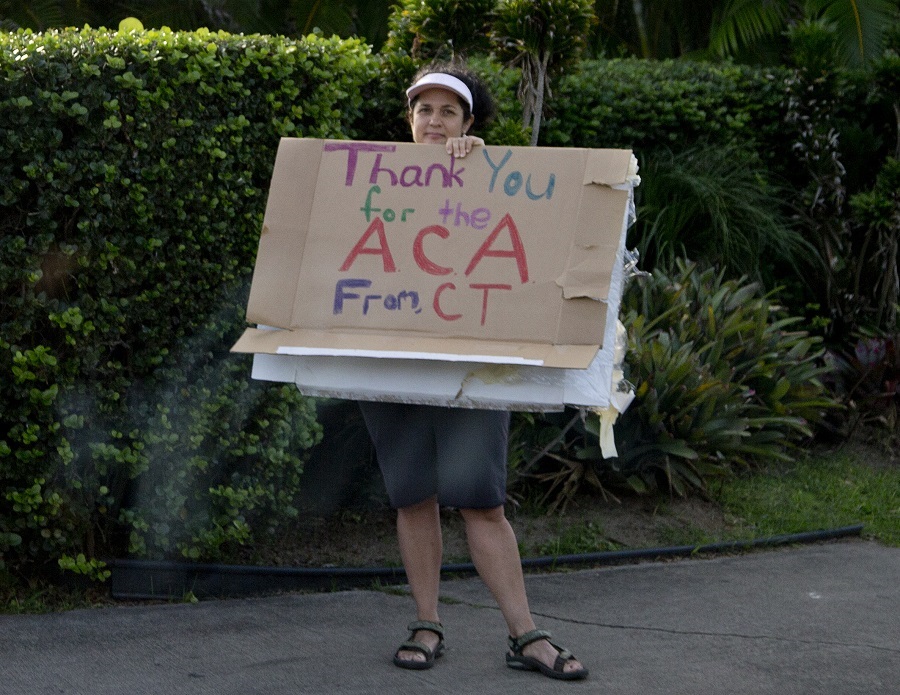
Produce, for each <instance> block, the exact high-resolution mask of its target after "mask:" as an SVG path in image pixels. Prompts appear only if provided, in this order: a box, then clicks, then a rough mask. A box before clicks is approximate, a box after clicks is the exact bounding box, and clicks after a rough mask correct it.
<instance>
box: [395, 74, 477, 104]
mask: <svg viewBox="0 0 900 695" xmlns="http://www.w3.org/2000/svg"><path fill="white" fill-rule="evenodd" d="M435 87H438V88H440V89H449V90H450V91H451V92H453V93H454V94H458V95H459V96H461V97H462V98H463V99H464V100H465V101H466V103H467V104H468V105H469V110H470V111H471V110H472V108H473V104H472V92H471V90H469V88H468V87H466V83H465V82H463V81H462V80H461V79H459V78H458V77H454V76H453V75H448V74H447V73H445V72H431V73H428V74H427V75H425V76H424V77H423V78H422V79H420V80H419V81H418V82H416V83H415V84H414V85H413V86H412V87H410V88H409V89H407V90H406V97H407V99H409V104H410V106H412V100H413V99H414V98H415V96H416V95H417V94H419V93H420V92H424V91H425V90H426V89H433V88H435Z"/></svg>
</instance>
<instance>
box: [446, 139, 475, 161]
mask: <svg viewBox="0 0 900 695" xmlns="http://www.w3.org/2000/svg"><path fill="white" fill-rule="evenodd" d="M476 145H484V140H482V139H481V138H477V137H475V136H474V135H463V136H462V137H458V138H447V154H452V155H453V156H454V157H457V158H458V159H462V158H463V157H465V156H466V155H467V154H469V152H471V151H472V148H473V147H475V146H476Z"/></svg>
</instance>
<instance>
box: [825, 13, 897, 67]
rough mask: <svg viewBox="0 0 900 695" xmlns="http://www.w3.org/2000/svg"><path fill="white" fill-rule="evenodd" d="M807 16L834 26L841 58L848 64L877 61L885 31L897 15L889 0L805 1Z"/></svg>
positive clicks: (882, 46)
mask: <svg viewBox="0 0 900 695" xmlns="http://www.w3.org/2000/svg"><path fill="white" fill-rule="evenodd" d="M807 13H808V14H811V15H812V14H814V15H815V18H822V19H824V20H826V21H828V22H830V23H831V24H833V25H834V27H835V30H836V32H837V36H838V39H839V41H840V43H841V47H842V49H843V53H844V57H845V58H846V59H847V60H848V62H849V63H851V64H857V65H859V64H862V63H864V62H865V61H866V60H868V59H872V58H877V57H879V56H880V55H881V52H882V50H883V48H884V31H885V29H886V28H887V27H888V26H890V24H891V22H892V21H893V18H894V17H895V16H896V14H897V3H896V2H892V0H807Z"/></svg>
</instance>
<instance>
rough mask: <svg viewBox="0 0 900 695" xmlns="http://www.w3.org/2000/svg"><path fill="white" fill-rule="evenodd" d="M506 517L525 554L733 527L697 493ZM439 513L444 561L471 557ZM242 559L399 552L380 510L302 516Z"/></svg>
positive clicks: (592, 502)
mask: <svg viewBox="0 0 900 695" xmlns="http://www.w3.org/2000/svg"><path fill="white" fill-rule="evenodd" d="M507 516H508V518H509V520H510V523H511V524H512V526H513V528H514V530H515V531H516V537H517V538H518V540H519V547H520V550H521V552H522V555H523V557H539V556H544V555H553V554H559V553H560V552H561V553H564V554H565V553H571V552H588V551H596V550H611V549H615V548H652V547H664V546H668V545H671V544H672V542H673V538H676V537H677V538H680V539H683V538H684V537H685V536H687V537H688V538H692V539H696V540H697V542H708V541H709V540H710V539H721V538H725V537H727V536H728V531H729V528H730V527H731V525H730V523H729V521H728V520H727V519H726V518H725V517H724V515H723V513H722V511H721V510H720V509H719V508H718V506H716V505H715V504H712V503H710V502H706V501H704V500H702V499H697V498H691V499H672V500H666V501H665V502H664V503H660V502H659V501H658V500H657V501H650V500H643V499H639V498H620V500H619V501H614V500H603V499H598V498H587V497H586V498H583V499H581V500H579V501H578V502H577V503H576V504H573V505H570V506H569V507H568V509H567V510H566V511H565V513H563V514H549V515H548V514H530V513H525V512H523V511H519V510H517V509H516V508H515V506H512V507H508V508H507ZM441 518H442V528H443V540H444V561H445V562H447V563H455V562H468V561H469V554H468V549H467V546H466V540H465V531H464V528H463V524H462V520H461V517H460V515H459V513H458V512H457V511H456V510H453V509H444V510H442V512H441ZM676 534H677V535H676ZM560 537H562V538H563V539H568V542H567V543H565V544H564V545H563V546H561V547H560V546H556V545H554V541H555V540H556V539H558V538H560ZM679 542H684V541H683V540H680V541H679ZM245 560H246V561H252V562H255V563H256V564H259V565H265V566H291V567H304V566H307V567H328V566H345V567H384V566H397V565H399V564H400V555H399V552H398V549H397V540H396V536H395V530H394V513H393V512H392V511H391V510H389V509H379V510H370V511H362V512H349V511H343V512H337V513H334V514H329V515H321V516H315V515H301V518H300V519H299V520H298V523H297V525H296V527H295V528H294V529H292V530H291V532H290V533H286V534H283V535H281V536H279V537H278V538H275V539H272V542H270V543H265V544H258V545H256V546H255V553H254V557H252V558H251V557H247V558H245Z"/></svg>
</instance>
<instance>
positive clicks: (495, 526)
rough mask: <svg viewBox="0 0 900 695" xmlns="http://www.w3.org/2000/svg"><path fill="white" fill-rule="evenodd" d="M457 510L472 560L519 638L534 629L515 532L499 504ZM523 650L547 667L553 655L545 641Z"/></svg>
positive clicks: (576, 665)
mask: <svg viewBox="0 0 900 695" xmlns="http://www.w3.org/2000/svg"><path fill="white" fill-rule="evenodd" d="M460 512H461V513H462V516H463V519H464V520H465V523H466V538H467V540H468V542H469V552H470V553H471V554H472V562H473V563H475V569H477V570H478V574H479V576H480V577H481V579H482V581H484V583H485V584H486V585H487V587H488V589H489V590H490V592H491V594H492V595H493V596H494V599H495V600H496V601H497V605H498V606H499V607H500V612H501V613H502V614H503V617H504V619H505V620H506V625H507V627H508V629H509V634H510V635H512V636H513V637H519V636H521V635H523V634H525V633H526V632H529V631H531V630H534V629H535V624H534V618H533V617H532V615H531V609H530V608H529V607H528V596H527V594H526V593H525V578H524V576H523V575H522V560H521V558H520V556H519V546H518V543H517V542H516V534H515V532H514V531H513V529H512V526H510V524H509V521H508V520H507V518H506V515H505V513H504V511H503V507H494V508H492V509H461V510H460ZM523 653H524V654H526V655H527V656H530V657H533V658H535V659H538V660H540V661H542V662H543V663H545V664H547V665H548V666H551V667H552V666H553V663H554V662H555V661H556V655H557V652H556V650H555V649H554V648H553V647H551V646H550V643H549V642H547V640H538V641H537V642H532V643H531V644H529V645H528V646H527V647H525V649H524V650H523ZM581 668H582V666H581V664H580V663H579V662H578V661H576V660H574V659H573V660H571V661H569V662H568V663H567V664H566V666H565V670H566V671H570V670H578V669H581Z"/></svg>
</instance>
